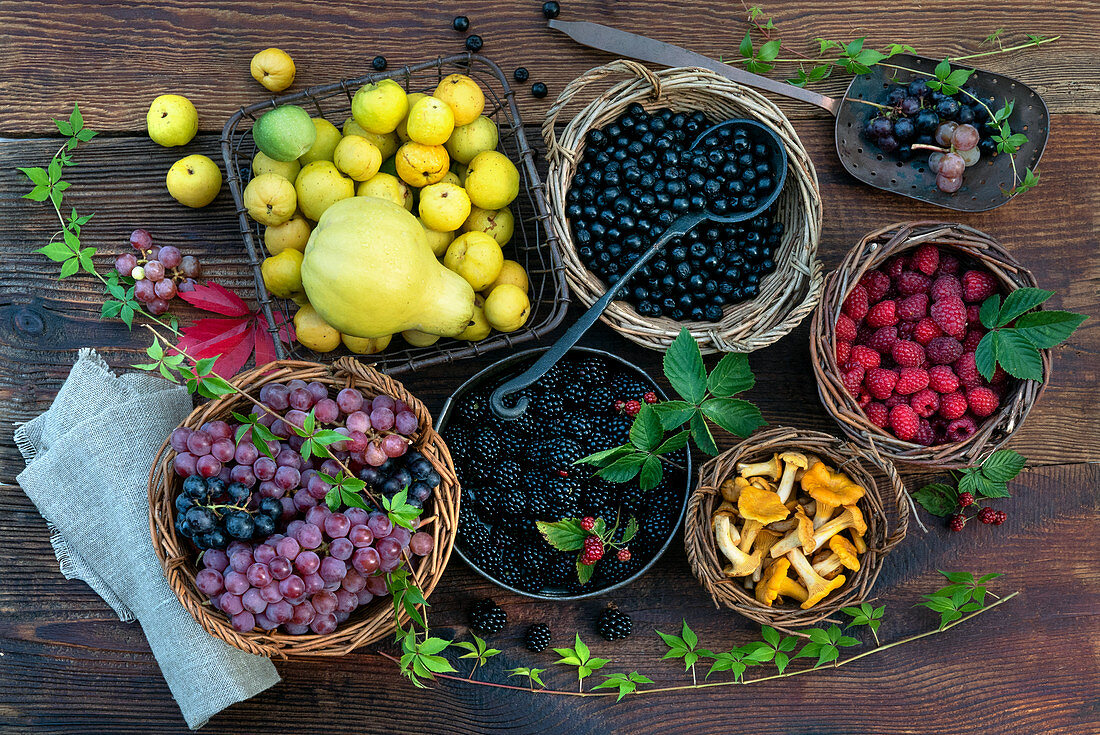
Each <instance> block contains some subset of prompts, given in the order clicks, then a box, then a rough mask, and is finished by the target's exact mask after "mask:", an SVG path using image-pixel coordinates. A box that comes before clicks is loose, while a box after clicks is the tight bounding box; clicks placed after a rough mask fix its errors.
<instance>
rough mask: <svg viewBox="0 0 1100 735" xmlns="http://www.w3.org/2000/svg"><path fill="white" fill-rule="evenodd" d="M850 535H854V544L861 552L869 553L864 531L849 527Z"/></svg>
mask: <svg viewBox="0 0 1100 735" xmlns="http://www.w3.org/2000/svg"><path fill="white" fill-rule="evenodd" d="M848 535H849V536H851V537H852V546H854V547H856V551H858V552H859V553H861V554H866V553H867V542H866V541H864V540H863V532H857V531H856V529H854V528H849V529H848Z"/></svg>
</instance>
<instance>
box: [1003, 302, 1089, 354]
mask: <svg viewBox="0 0 1100 735" xmlns="http://www.w3.org/2000/svg"><path fill="white" fill-rule="evenodd" d="M1086 319H1088V317H1087V316H1085V315H1084V314H1074V313H1073V312H1071V311H1037V312H1034V313H1032V314H1024V315H1023V316H1021V317H1020V318H1019V319H1017V320H1016V327H1015V331H1016V332H1017V333H1019V334H1020V335H1022V336H1023V337H1024V338H1026V339H1027V341H1028V342H1031V344H1033V345H1035V346H1036V347H1038V348H1039V349H1041V350H1049V349H1050V348H1051V347H1054V346H1056V345H1059V344H1061V343H1063V342H1065V341H1066V340H1067V339H1069V337H1070V335H1072V334H1073V333H1074V332H1075V331H1077V328H1078V327H1079V326H1081V324H1082V322H1084V321H1085V320H1086Z"/></svg>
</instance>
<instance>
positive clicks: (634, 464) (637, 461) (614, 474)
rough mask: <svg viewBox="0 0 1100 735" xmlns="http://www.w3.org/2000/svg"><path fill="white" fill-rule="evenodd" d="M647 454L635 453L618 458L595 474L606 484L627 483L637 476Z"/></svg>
mask: <svg viewBox="0 0 1100 735" xmlns="http://www.w3.org/2000/svg"><path fill="white" fill-rule="evenodd" d="M646 456H647V454H646V453H645V452H636V453H634V454H628V455H626V456H624V457H620V458H619V459H617V460H615V461H614V462H612V463H611V464H609V465H608V466H607V467H604V468H603V469H602V470H600V471H599V472H597V473H596V474H597V475H599V476H600V477H602V478H603V479H605V480H607V481H608V482H628V481H630V480H633V479H634V478H635V477H637V476H638V472H639V471H640V470H641V469H642V463H643V462H645V460H646Z"/></svg>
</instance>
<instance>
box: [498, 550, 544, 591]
mask: <svg viewBox="0 0 1100 735" xmlns="http://www.w3.org/2000/svg"><path fill="white" fill-rule="evenodd" d="M497 576H498V577H500V581H502V582H504V584H506V585H508V586H509V587H517V588H519V589H521V590H525V591H527V592H537V591H538V590H540V589H542V581H541V580H536V579H534V578H533V577H532V576H531V575H530V574H528V573H526V572H525V571H524V570H522V569H520V567H519V565H517V564H516V562H515V560H514V559H512V558H511V557H509V556H508V555H507V554H506V555H505V556H504V558H503V559H501V562H500V569H499V571H498V572H497ZM534 584H537V585H538V587H536V588H535V589H531V586H532V585H534Z"/></svg>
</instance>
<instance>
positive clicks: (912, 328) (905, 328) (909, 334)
mask: <svg viewBox="0 0 1100 735" xmlns="http://www.w3.org/2000/svg"><path fill="white" fill-rule="evenodd" d="M919 323H920V322H902V323H901V324H898V337H900V338H901V339H913V335H915V334H916V333H917V324H919Z"/></svg>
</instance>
